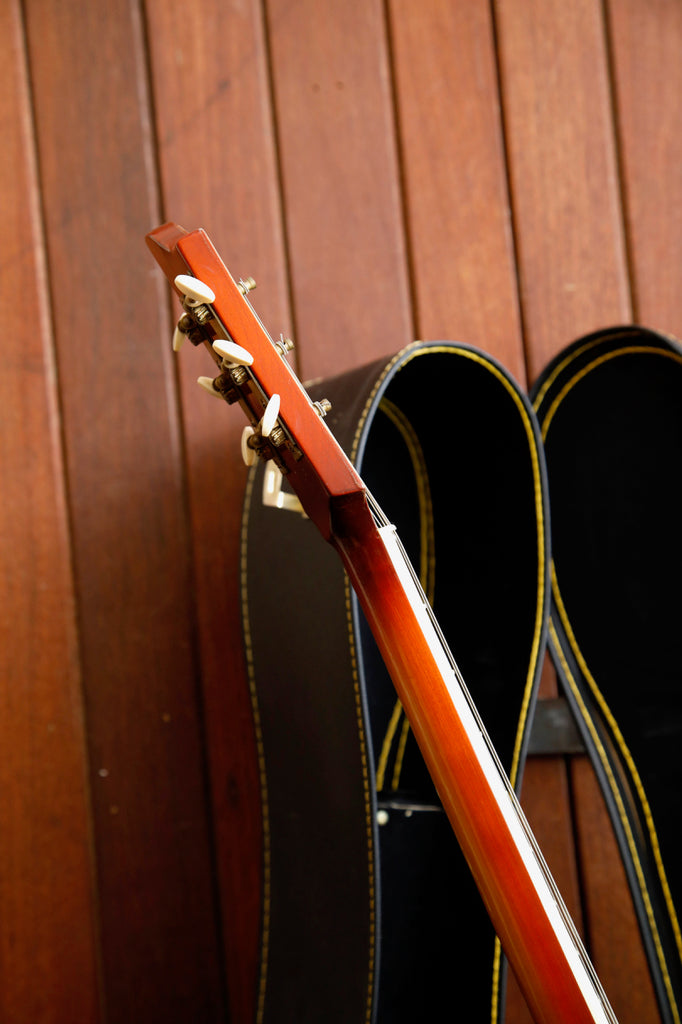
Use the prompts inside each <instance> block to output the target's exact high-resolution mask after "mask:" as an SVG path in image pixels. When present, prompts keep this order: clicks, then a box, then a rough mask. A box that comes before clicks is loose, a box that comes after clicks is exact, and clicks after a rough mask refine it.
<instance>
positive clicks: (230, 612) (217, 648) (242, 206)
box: [147, 0, 292, 1021]
mask: <svg viewBox="0 0 682 1024" xmlns="http://www.w3.org/2000/svg"><path fill="white" fill-rule="evenodd" d="M147 18H148V31H149V41H150V52H151V81H152V87H153V92H154V106H155V113H156V122H155V128H156V137H157V140H158V160H159V172H160V179H161V182H162V191H163V196H164V203H165V215H166V216H167V217H168V218H169V219H173V220H176V221H178V222H180V223H182V224H183V225H184V227H186V228H187V229H191V228H194V227H204V228H205V229H206V230H207V231H208V233H209V235H210V237H211V238H212V239H213V241H214V242H215V243H216V245H217V246H218V247H219V249H220V253H221V256H222V257H223V259H224V260H225V261H226V263H227V265H228V267H229V268H230V270H231V271H232V272H233V273H234V274H236V275H237V276H239V275H240V274H241V275H243V276H248V275H253V276H254V277H255V278H256V280H257V282H258V289H257V291H256V292H255V294H254V296H253V301H254V304H255V306H256V307H257V308H258V311H259V313H260V314H261V316H262V317H263V319H264V322H265V323H266V324H267V326H268V327H269V328H270V329H271V330H272V331H273V333H274V334H275V336H277V334H278V333H279V332H280V331H282V332H283V333H285V334H286V335H290V334H291V333H292V317H291V313H290V311H289V301H288V282H287V264H286V252H285V248H284V238H283V226H282V209H281V197H280V191H279V178H278V167H277V153H276V146H275V137H274V130H273V114H272V107H271V102H270V86H269V81H268V76H269V69H268V53H267V49H266V39H265V25H264V21H263V14H262V11H261V7H260V4H246V5H240V4H224V3H221V2H216V0H201V2H198V3H196V4H194V5H193V7H192V12H191V15H189V16H188V11H187V5H186V4H183V3H175V2H174V3H167V2H165V0H164V2H158V3H157V2H153V3H149V4H148V5H147ZM188 81H191V83H192V87H191V89H188V88H187V83H188ZM152 226H153V225H150V227H152ZM177 364H178V372H179V374H180V385H181V400H182V415H183V424H184V432H185V438H186V459H187V480H188V489H189V511H190V522H191V533H192V554H193V572H194V586H195V592H194V604H195V616H196V627H197V637H198V650H199V657H200V664H201V678H202V695H203V702H204V708H205V714H206V730H207V733H206V735H207V743H208V750H209V766H210V782H211V799H212V809H213V820H214V834H215V844H216V856H217V866H218V877H219V883H220V897H219V898H220V907H221V913H222V919H223V922H224V924H223V937H224V938H223V941H224V956H225V967H226V972H227V982H228V992H229V1007H230V1011H231V1015H232V1019H233V1020H234V1021H251V1020H255V1018H256V1014H257V1005H258V1002H257V1000H258V993H259V991H260V989H261V987H262V985H263V984H264V979H265V972H266V967H267V943H266V935H267V932H266V929H265V927H264V920H263V913H264V900H265V898H266V891H267V884H268V883H267V857H268V850H267V832H266V833H265V844H266V845H264V833H263V828H262V820H261V805H262V802H263V801H264V800H266V799H267V796H266V794H267V775H266V767H267V766H266V765H265V763H264V761H263V751H262V750H260V751H259V749H258V743H257V717H256V720H255V721H254V708H253V707H252V700H251V695H250V692H249V684H248V676H247V666H246V665H245V661H244V653H243V642H242V631H241V612H242V590H241V564H240V530H241V504H242V497H243V494H244V486H245V482H246V470H245V468H244V465H243V463H242V460H241V455H240V436H241V432H242V429H243V426H244V420H243V416H242V414H241V412H240V411H239V410H233V411H228V410H227V408H226V407H225V405H224V404H223V403H219V402H215V401H212V400H211V399H210V398H208V397H207V396H206V395H205V394H204V393H202V392H200V391H199V389H198V387H197V385H196V378H197V376H199V375H200V374H208V373H210V372H211V368H212V363H211V361H210V359H209V357H208V356H207V355H206V353H204V352H203V351H201V352H195V351H193V350H192V349H191V346H189V345H188V346H186V349H184V350H183V351H182V352H181V353H180V356H179V358H178V359H177ZM255 714H256V716H257V708H256V709H255ZM264 868H265V870H264Z"/></svg>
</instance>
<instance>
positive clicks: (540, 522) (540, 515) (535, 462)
mask: <svg viewBox="0 0 682 1024" xmlns="http://www.w3.org/2000/svg"><path fill="white" fill-rule="evenodd" d="M429 352H438V353H442V354H445V355H455V354H456V355H459V356H463V357H464V358H466V359H471V360H472V361H473V362H476V363H479V364H480V365H481V366H485V367H486V369H488V370H489V371H490V372H491V373H492V374H493V375H494V376H495V377H496V378H497V379H498V380H499V381H500V382H501V383H502V385H503V386H504V387H505V389H506V390H507V392H508V393H509V394H510V396H511V398H512V400H513V402H514V404H515V405H516V407H517V409H518V410H519V412H520V413H521V419H522V422H523V426H524V430H525V432H526V437H527V440H528V448H529V451H530V456H531V465H532V470H533V484H534V493H535V510H536V517H537V542H538V587H537V590H538V601H537V605H536V615H535V629H534V632H533V644H532V648H531V656H530V662H529V666H528V673H527V675H526V685H525V690H524V696H523V702H522V705H521V713H520V715H519V723H518V727H517V733H516V742H515V745H514V754H513V758H512V767H511V771H510V773H509V775H510V780H511V782H512V785H513V783H514V780H515V778H516V775H517V773H518V768H519V759H520V752H521V742H522V738H523V734H524V730H525V725H526V720H527V718H528V708H529V706H530V698H531V693H532V686H533V678H534V675H535V670H536V667H537V661H538V656H539V652H540V639H541V636H542V627H543V609H544V602H545V576H544V564H545V557H546V554H545V537H544V530H545V523H544V509H543V503H542V478H541V474H540V462H539V459H538V452H537V448H536V442H535V434H534V432H533V428H532V424H531V421H530V418H529V416H528V411H527V409H526V407H525V405H524V403H523V401H522V399H521V397H520V395H519V394H518V393H517V391H516V389H515V388H514V387H513V385H512V384H511V382H510V381H509V380H508V378H507V377H506V376H505V375H504V374H503V373H502V372H501V371H500V370H499V369H498V368H497V367H496V366H495V365H494V364H492V363H491V362H490V361H489V360H488V359H486V358H485V356H483V355H482V354H479V353H477V352H475V351H473V350H470V349H465V348H461V347H459V346H456V345H448V346H446V345H428V346H426V345H424V344H423V343H421V342H413V344H411V345H408V346H407V347H406V348H404V349H402V350H401V351H400V352H399V353H398V354H397V355H396V356H395V357H394V358H393V359H392V360H391V361H390V363H388V365H387V366H386V367H385V368H384V372H383V374H382V375H381V376H380V378H379V380H378V381H377V382H376V383H375V386H374V388H373V390H372V393H371V395H370V398H369V400H368V402H367V405H366V406H365V409H364V412H363V415H362V417H361V418H360V421H359V426H358V430H357V433H356V437H355V443H354V446H353V455H352V456H351V458H353V460H354V456H355V453H356V452H357V445H358V444H359V440H360V435H361V429H362V426H363V425H364V421H365V419H366V418H367V415H368V414H369V409H370V407H371V404H372V400H373V398H374V396H375V395H376V393H377V391H378V390H379V388H380V386H381V384H382V383H383V381H384V379H385V377H386V375H387V373H389V371H390V370H391V369H392V368H393V367H394V366H395V364H396V363H397V362H398V361H399V360H401V359H405V362H404V364H403V366H401V367H400V369H401V370H402V369H403V368H404V366H406V365H407V364H408V363H409V362H411V361H412V359H414V358H416V357H417V356H420V355H425V354H427V353H429ZM406 356H407V358H405V357H406ZM500 961H501V946H500V942H499V939H497V938H496V939H495V952H494V957H493V980H492V1004H491V1020H492V1022H493V1024H494V1022H495V1021H496V1020H497V1014H498V1000H499V992H500Z"/></svg>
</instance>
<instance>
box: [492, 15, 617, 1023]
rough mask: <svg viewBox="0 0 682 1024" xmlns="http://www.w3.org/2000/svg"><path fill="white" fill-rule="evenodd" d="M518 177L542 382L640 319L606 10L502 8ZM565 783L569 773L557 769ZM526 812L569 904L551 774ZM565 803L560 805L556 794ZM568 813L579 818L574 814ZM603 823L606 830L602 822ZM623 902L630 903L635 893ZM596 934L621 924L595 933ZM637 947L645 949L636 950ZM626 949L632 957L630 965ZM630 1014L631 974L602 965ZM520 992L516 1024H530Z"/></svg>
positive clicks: (580, 795) (583, 798)
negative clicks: (593, 339)
mask: <svg viewBox="0 0 682 1024" xmlns="http://www.w3.org/2000/svg"><path fill="white" fill-rule="evenodd" d="M495 17H496V25H497V38H498V49H499V66H500V77H501V87H502V97H503V110H504V120H505V131H506V139H507V153H508V159H509V177H510V185H511V192H512V205H513V211H514V227H515V238H516V247H517V254H518V269H519V280H520V288H521V304H522V318H523V324H524V335H525V343H526V350H527V365H528V367H529V376H530V378H531V380H532V379H534V378H535V376H537V373H538V372H539V371H540V370H541V369H542V367H543V366H544V365H545V364H546V362H547V361H548V360H549V358H551V356H552V355H554V354H555V353H556V352H557V351H559V350H560V349H561V348H562V347H563V346H564V345H566V344H568V343H569V342H570V341H572V340H574V339H575V338H577V337H579V336H580V335H581V334H583V333H587V332H588V331H591V330H594V329H597V328H598V327H601V326H606V325H609V324H613V323H619V322H627V321H628V320H629V319H630V316H631V308H630V298H629V282H628V278H627V261H626V253H625V244H624V233H623V215H622V206H621V195H620V189H619V182H618V173H617V172H618V167H617V157H616V147H615V128H614V125H613V118H612V98H611V93H610V82H609V64H608V50H607V40H606V37H605V26H604V20H603V12H602V5H601V4H600V3H597V2H594V0H579V2H578V3H575V4H571V5H568V6H567V5H565V4H560V3H558V2H555V0H550V2H549V3H538V2H535V0H523V2H520V0H498V2H497V3H496V4H495ZM554 768H555V770H557V771H559V772H561V771H562V770H563V769H561V766H560V765H558V764H555V765H554ZM530 770H531V772H533V775H529V777H527V779H526V786H525V787H524V804H525V807H526V811H527V814H528V816H529V819H530V821H531V825H532V826H533V827H534V829H535V831H536V834H537V835H538V839H539V841H540V845H541V846H542V847H543V849H544V851H545V854H546V855H547V858H548V861H549V864H550V867H551V868H552V870H553V871H554V872H555V874H556V875H557V877H558V881H559V883H560V887H561V888H562V891H563V892H564V896H565V897H566V898H567V899H568V902H569V904H570V903H571V902H572V900H571V898H570V890H569V892H566V891H565V889H564V885H565V884H566V882H564V881H563V879H564V878H565V877H566V875H565V867H563V866H561V865H562V864H563V863H564V861H565V855H566V853H567V849H568V848H567V847H566V846H565V845H563V844H561V843H559V844H557V835H558V833H557V831H556V830H555V829H554V830H553V829H552V827H551V824H550V822H551V817H550V815H549V814H548V809H547V800H548V798H550V792H549V789H548V787H547V786H546V785H545V783H546V779H542V778H534V776H539V775H541V774H542V773H541V771H540V766H538V768H537V769H536V768H535V767H533V768H531V769H530ZM555 795H556V794H555ZM564 806H565V813H568V807H567V805H566V804H564ZM599 811H600V800H599V798H598V795H597V794H596V793H595V792H594V791H593V790H589V789H586V788H585V787H582V786H581V785H580V782H579V780H578V782H577V783H576V788H575V813H576V817H577V820H578V821H582V822H583V823H584V825H585V827H589V825H588V824H587V823H588V822H592V823H593V825H594V823H596V822H597V821H599V820H600V819H599ZM602 823H603V822H602ZM593 867H594V866H593V865H592V864H591V863H590V862H589V860H588V861H585V860H581V864H580V878H581V883H582V884H583V885H584V886H585V887H586V888H587V890H588V892H590V893H592V898H589V899H588V900H587V902H588V904H589V905H590V907H592V908H594V907H595V906H596V904H597V903H598V902H599V900H598V897H597V896H596V893H597V892H598V891H599V888H600V886H601V885H602V884H603V876H601V877H599V876H598V875H597V874H595V872H594V871H593ZM616 898H617V899H619V900H621V901H623V900H625V901H627V900H628V899H629V895H628V893H627V890H626V889H621V890H620V891H619V893H618V896H617V897H616ZM589 925H590V927H591V934H594V932H595V929H599V928H600V927H601V928H602V929H603V930H604V931H605V932H606V931H609V932H610V927H609V922H608V921H604V920H602V921H601V922H598V921H594V922H592V921H591V922H589ZM636 941H637V940H636V939H635V942H636ZM622 953H623V947H622V946H621V954H622ZM596 966H597V970H598V971H599V972H600V973H602V968H603V969H604V971H605V972H606V976H603V977H602V981H603V982H604V984H605V987H606V990H607V994H608V995H609V997H610V998H611V999H612V1000H614V1002H616V1003H619V1002H620V1001H621V1000H620V998H619V985H620V975H621V974H622V967H621V969H620V971H619V972H618V973H617V974H615V975H614V974H612V973H610V972H609V964H608V963H600V962H597V963H596ZM525 1014H526V1011H525V1010H524V1009H522V1008H521V1007H520V1004H519V1001H518V998H517V996H516V994H515V992H514V988H513V986H512V987H511V989H510V1000H509V1014H508V1019H510V1020H517V1019H518V1020H523V1019H526V1017H525Z"/></svg>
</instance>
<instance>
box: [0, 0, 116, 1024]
mask: <svg viewBox="0 0 682 1024" xmlns="http://www.w3.org/2000/svg"><path fill="white" fill-rule="evenodd" d="M0 48H1V52H2V58H1V59H0V76H1V79H2V87H1V88H0V123H1V124H2V139H3V160H2V161H1V162H0V191H1V193H2V196H3V200H4V203H3V209H4V214H3V256H2V272H1V273H0V306H1V307H2V310H3V329H4V337H5V346H4V359H3V372H2V374H0V410H2V411H1V413H0V416H1V419H2V423H1V429H0V493H1V494H2V500H1V501H0V680H2V685H1V689H0V747H1V748H2V757H0V820H1V821H2V830H1V832H0V906H1V907H2V914H1V917H2V925H1V928H0V1018H1V1019H2V1020H3V1021H7V1022H8V1024H12V1022H16V1024H19V1022H21V1021H26V1020H36V1021H37V1020H40V1021H45V1022H46V1024H49V1022H55V1024H57V1022H59V1021H64V1020H67V1019H69V1020H82V1021H93V1022H94V1021H96V1020H98V1019H99V992H98V980H97V953H96V899H95V892H94V884H93V883H94V879H93V873H92V851H91V835H90V816H89V797H88V788H87V783H86V768H87V761H86V751H85V740H84V730H83V701H82V692H81V688H80V673H79V664H78V649H77V637H76V624H75V602H74V594H73V580H72V574H71V555H70V547H69V537H68V525H67V513H66V506H65V495H64V480H63V465H62V456H61V443H60V424H59V412H58V404H57V393H56V378H55V367H54V354H53V350H52V336H51V325H50V317H49V300H48V293H47V287H46V285H47V282H46V278H45V266H44V252H43V249H42V234H41V226H40V219H39V197H38V193H37V180H36V168H35V164H34V152H33V144H34V142H33V125H32V120H31V111H30V98H29V93H28V82H27V74H26V65H25V40H24V34H23V25H22V22H21V15H20V13H19V4H16V3H7V4H3V5H2V7H1V8H0Z"/></svg>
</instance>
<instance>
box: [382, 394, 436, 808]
mask: <svg viewBox="0 0 682 1024" xmlns="http://www.w3.org/2000/svg"><path fill="white" fill-rule="evenodd" d="M379 412H382V413H383V414H384V416H386V417H387V418H388V419H389V420H390V421H391V423H392V424H393V426H394V427H395V428H396V430H397V431H398V433H399V434H400V436H401V438H402V440H403V442H404V444H405V448H406V449H407V452H408V455H409V456H410V462H411V463H412V469H413V471H414V478H415V483H416V485H417V501H418V505H419V513H418V515H419V536H420V542H419V554H420V558H419V581H420V583H421V585H422V587H423V588H424V592H425V594H426V596H427V598H428V600H429V603H430V604H433V597H434V593H435V577H436V554H435V542H434V525H433V502H432V500H431V488H430V487H429V477H428V473H427V471H426V460H425V458H424V452H423V449H422V446H421V444H420V443H419V438H418V436H417V433H416V431H415V430H414V428H413V426H412V424H411V423H410V421H409V419H408V418H407V416H406V415H405V413H404V412H403V411H402V410H401V409H399V408H398V406H397V405H395V403H394V402H391V401H390V400H389V399H388V398H386V396H384V397H383V398H382V399H381V401H380V402H379ZM396 708H398V709H399V710H401V705H400V704H399V703H397V704H396V707H395V708H394V709H393V714H392V715H391V720H390V722H389V725H388V729H387V730H386V735H385V736H384V740H383V743H382V745H381V755H380V758H379V765H378V767H377V777H376V788H377V792H379V791H380V790H381V789H382V788H383V784H384V777H385V773H386V765H387V762H388V757H389V754H390V750H391V746H392V743H393V737H394V735H395V731H396V728H397V726H398V719H399V714H398V717H396ZM409 731H410V725H409V722H408V721H407V719H405V721H404V722H403V725H402V730H401V736H400V742H399V744H398V751H397V753H396V759H395V763H394V766H393V778H392V780H391V789H393V790H396V789H398V786H399V784H400V774H401V772H402V765H403V758H404V755H405V748H406V746H407V737H408V734H409Z"/></svg>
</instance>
